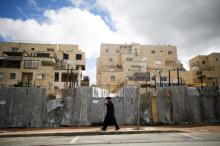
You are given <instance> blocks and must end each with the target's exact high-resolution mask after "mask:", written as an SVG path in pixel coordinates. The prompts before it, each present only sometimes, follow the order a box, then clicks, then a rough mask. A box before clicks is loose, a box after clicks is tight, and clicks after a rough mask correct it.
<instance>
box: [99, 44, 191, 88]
mask: <svg viewBox="0 0 220 146" xmlns="http://www.w3.org/2000/svg"><path fill="white" fill-rule="evenodd" d="M188 74H189V72H187V71H185V70H184V68H183V65H182V64H181V63H180V61H179V60H178V58H177V49H176V47H175V46H171V45H141V44H102V45H101V49H100V57H99V58H98V59H97V76H96V80H97V86H99V87H103V88H111V89H110V90H111V91H112V92H114V91H116V90H117V88H120V86H123V85H139V86H140V87H141V88H146V89H147V87H149V89H152V88H155V87H157V86H168V85H175V84H183V83H186V82H188V77H189V75H188Z"/></svg>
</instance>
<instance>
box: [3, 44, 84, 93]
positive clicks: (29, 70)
mask: <svg viewBox="0 0 220 146" xmlns="http://www.w3.org/2000/svg"><path fill="white" fill-rule="evenodd" d="M84 70H85V53H84V52H82V51H81V50H80V49H79V46H78V45H67V44H43V43H23V42H2V43H0V84H1V85H4V86H34V87H45V88H47V89H49V90H53V89H63V88H68V87H74V86H80V84H81V79H82V71H84Z"/></svg>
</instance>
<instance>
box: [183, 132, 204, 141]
mask: <svg viewBox="0 0 220 146" xmlns="http://www.w3.org/2000/svg"><path fill="white" fill-rule="evenodd" d="M180 134H181V135H184V136H187V137H190V138H193V139H196V140H201V138H199V137H196V136H192V135H190V134H188V133H180Z"/></svg>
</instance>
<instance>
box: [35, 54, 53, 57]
mask: <svg viewBox="0 0 220 146" xmlns="http://www.w3.org/2000/svg"><path fill="white" fill-rule="evenodd" d="M37 57H50V54H49V53H37Z"/></svg>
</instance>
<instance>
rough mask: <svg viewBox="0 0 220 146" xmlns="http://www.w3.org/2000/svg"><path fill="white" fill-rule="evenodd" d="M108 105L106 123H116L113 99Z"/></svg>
mask: <svg viewBox="0 0 220 146" xmlns="http://www.w3.org/2000/svg"><path fill="white" fill-rule="evenodd" d="M106 106H107V112H106V115H105V120H104V123H103V124H104V125H114V124H115V123H116V120H115V111H114V105H113V103H112V102H111V101H109V102H108V103H106Z"/></svg>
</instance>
